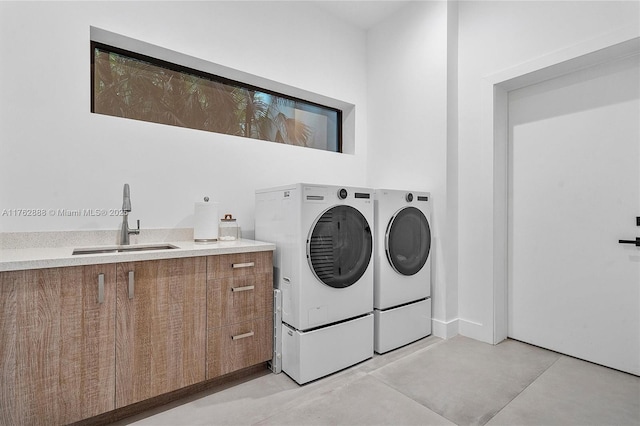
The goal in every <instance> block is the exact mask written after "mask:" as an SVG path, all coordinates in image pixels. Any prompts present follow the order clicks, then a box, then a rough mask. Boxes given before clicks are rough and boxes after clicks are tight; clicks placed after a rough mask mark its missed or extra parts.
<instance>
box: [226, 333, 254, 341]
mask: <svg viewBox="0 0 640 426" xmlns="http://www.w3.org/2000/svg"><path fill="white" fill-rule="evenodd" d="M251 336H253V331H250V332H248V333H244V334H238V335H237V336H231V340H240V339H244V338H245V337H251Z"/></svg>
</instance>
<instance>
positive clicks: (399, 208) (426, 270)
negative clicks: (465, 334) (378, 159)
mask: <svg viewBox="0 0 640 426" xmlns="http://www.w3.org/2000/svg"><path fill="white" fill-rule="evenodd" d="M374 198H375V209H374V211H375V225H374V228H375V229H376V233H375V250H374V268H375V269H374V271H375V273H374V308H375V310H374V316H375V343H374V349H375V351H376V352H378V353H384V352H387V351H390V350H392V349H395V348H398V347H400V346H403V345H406V344H408V343H411V342H413V341H415V340H418V339H420V338H422V337H425V336H428V335H429V334H431V298H430V296H431V256H430V254H431V226H430V219H431V195H430V193H428V192H416V191H401V190H389V189H377V190H376V191H375V197H374Z"/></svg>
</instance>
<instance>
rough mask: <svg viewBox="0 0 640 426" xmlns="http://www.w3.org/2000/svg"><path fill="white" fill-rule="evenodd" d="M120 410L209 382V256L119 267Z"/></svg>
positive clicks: (117, 348)
mask: <svg viewBox="0 0 640 426" xmlns="http://www.w3.org/2000/svg"><path fill="white" fill-rule="evenodd" d="M116 317H117V330H116V360H117V362H116V407H117V408H119V407H123V406H125V405H129V404H132V403H135V402H138V401H142V400H144V399H147V398H151V397H154V396H157V395H160V394H163V393H167V392H171V391H173V390H176V389H179V388H182V387H185V386H189V385H192V384H195V383H198V382H201V381H203V380H204V379H205V362H204V360H205V327H206V258H204V257H191V258H182V259H167V260H157V261H144V262H131V263H119V264H118V265H117V316H116Z"/></svg>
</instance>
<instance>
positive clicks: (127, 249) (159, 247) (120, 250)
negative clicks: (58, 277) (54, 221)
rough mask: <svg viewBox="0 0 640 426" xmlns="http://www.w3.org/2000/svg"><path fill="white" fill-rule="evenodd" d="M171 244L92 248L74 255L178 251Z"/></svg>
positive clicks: (84, 249)
mask: <svg viewBox="0 0 640 426" xmlns="http://www.w3.org/2000/svg"><path fill="white" fill-rule="evenodd" d="M177 248H179V247H176V246H174V245H171V244H150V245H135V246H109V247H91V248H77V249H73V253H71V254H73V255H77V254H100V253H129V252H132V251H152V250H171V249H177Z"/></svg>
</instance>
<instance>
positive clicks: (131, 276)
mask: <svg viewBox="0 0 640 426" xmlns="http://www.w3.org/2000/svg"><path fill="white" fill-rule="evenodd" d="M134 285H135V275H134V271H129V299H133V291H134Z"/></svg>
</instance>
